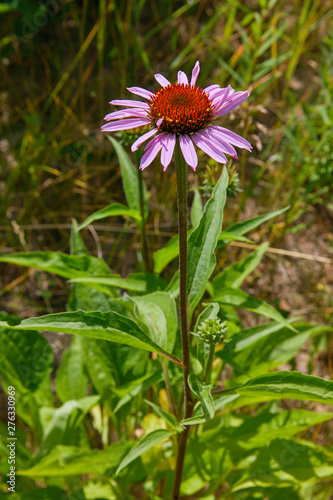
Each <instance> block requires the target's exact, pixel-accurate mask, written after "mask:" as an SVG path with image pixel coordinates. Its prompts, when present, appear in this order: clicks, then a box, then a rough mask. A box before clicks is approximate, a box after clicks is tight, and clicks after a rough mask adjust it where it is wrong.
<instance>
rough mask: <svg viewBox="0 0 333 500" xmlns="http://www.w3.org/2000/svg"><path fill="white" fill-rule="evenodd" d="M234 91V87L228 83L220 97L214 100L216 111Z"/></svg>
mask: <svg viewBox="0 0 333 500" xmlns="http://www.w3.org/2000/svg"><path fill="white" fill-rule="evenodd" d="M234 92H235V91H234V89H233V88H232V87H231V86H230V85H228V87H227V90H226V91H225V93H224V94H223V96H222V99H218V100H216V101H215V102H214V105H215V111H216V112H217V111H219V110H220V109H221V107H222V106H223V105H224V103H226V102H227V100H228V99H229V98H230V95H231V94H233V93H234Z"/></svg>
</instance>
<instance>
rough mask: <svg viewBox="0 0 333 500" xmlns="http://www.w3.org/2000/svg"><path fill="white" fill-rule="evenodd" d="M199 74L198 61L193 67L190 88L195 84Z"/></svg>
mask: <svg viewBox="0 0 333 500" xmlns="http://www.w3.org/2000/svg"><path fill="white" fill-rule="evenodd" d="M199 72H200V63H199V61H197V62H196V63H195V65H194V68H193V70H192V78H191V85H192V87H194V86H195V84H196V82H197V78H198V75H199Z"/></svg>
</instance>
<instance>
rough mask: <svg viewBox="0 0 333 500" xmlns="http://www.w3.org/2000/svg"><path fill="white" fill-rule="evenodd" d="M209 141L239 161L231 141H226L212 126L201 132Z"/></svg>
mask: <svg viewBox="0 0 333 500" xmlns="http://www.w3.org/2000/svg"><path fill="white" fill-rule="evenodd" d="M200 133H201V135H203V136H204V137H205V138H206V139H207V140H209V141H212V142H213V143H214V144H215V145H216V146H217V147H218V149H219V150H220V151H222V152H223V153H227V154H228V155H230V156H232V157H233V158H235V159H238V156H237V151H236V150H235V148H234V147H233V146H232V145H231V144H230V142H229V141H226V140H225V137H222V135H221V133H218V131H217V130H215V129H214V128H213V127H212V126H209V127H208V128H206V129H205V130H203V131H202V132H200Z"/></svg>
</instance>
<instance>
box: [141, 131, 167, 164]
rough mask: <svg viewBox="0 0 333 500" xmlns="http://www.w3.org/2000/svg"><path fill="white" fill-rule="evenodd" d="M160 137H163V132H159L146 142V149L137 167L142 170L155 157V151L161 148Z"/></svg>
mask: <svg viewBox="0 0 333 500" xmlns="http://www.w3.org/2000/svg"><path fill="white" fill-rule="evenodd" d="M156 139H158V140H156ZM162 139H163V134H159V135H158V136H157V137H154V139H153V140H152V141H150V142H149V143H148V149H147V151H146V152H145V153H144V155H143V156H142V158H141V162H140V167H139V168H140V170H144V169H145V168H146V167H148V165H150V164H151V162H152V161H153V160H154V159H155V158H156V155H157V153H158V152H159V151H160V149H161V148H162ZM150 145H151V146H150Z"/></svg>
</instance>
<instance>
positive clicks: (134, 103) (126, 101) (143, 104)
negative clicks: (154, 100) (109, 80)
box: [109, 99, 149, 109]
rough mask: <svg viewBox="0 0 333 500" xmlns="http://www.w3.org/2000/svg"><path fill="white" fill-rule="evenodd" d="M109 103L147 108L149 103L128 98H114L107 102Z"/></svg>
mask: <svg viewBox="0 0 333 500" xmlns="http://www.w3.org/2000/svg"><path fill="white" fill-rule="evenodd" d="M109 104H113V106H128V107H129V108H144V109H149V104H147V103H146V102H141V101H131V100H129V99H124V100H119V99H116V100H114V101H111V102H109Z"/></svg>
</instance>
